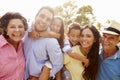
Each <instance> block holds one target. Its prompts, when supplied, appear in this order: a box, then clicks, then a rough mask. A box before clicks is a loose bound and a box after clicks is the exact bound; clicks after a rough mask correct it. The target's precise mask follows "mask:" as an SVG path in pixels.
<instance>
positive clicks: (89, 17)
mask: <svg viewBox="0 0 120 80" xmlns="http://www.w3.org/2000/svg"><path fill="white" fill-rule="evenodd" d="M76 4H77V3H76V1H68V2H65V3H64V4H63V5H61V6H57V7H55V9H54V10H55V13H56V15H59V16H62V17H63V20H64V22H65V25H68V24H70V23H71V22H74V21H76V22H78V23H80V24H81V26H85V25H86V24H93V23H94V21H95V17H94V14H93V9H92V7H91V6H90V5H87V6H82V7H79V6H77V5H76Z"/></svg>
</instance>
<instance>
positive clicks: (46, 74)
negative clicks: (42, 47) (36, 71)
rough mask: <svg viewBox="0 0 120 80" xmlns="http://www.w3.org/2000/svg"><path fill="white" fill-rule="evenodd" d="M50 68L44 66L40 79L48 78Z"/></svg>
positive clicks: (46, 79)
mask: <svg viewBox="0 0 120 80" xmlns="http://www.w3.org/2000/svg"><path fill="white" fill-rule="evenodd" d="M50 70H51V69H50V68H48V67H46V66H44V67H43V70H42V72H41V73H40V77H39V80H48V79H49V76H50Z"/></svg>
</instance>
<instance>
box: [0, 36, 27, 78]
mask: <svg viewBox="0 0 120 80" xmlns="http://www.w3.org/2000/svg"><path fill="white" fill-rule="evenodd" d="M22 46H23V45H22V41H21V42H20V43H19V46H18V50H17V51H16V50H15V48H14V47H13V46H12V45H11V44H10V43H9V42H7V41H6V39H5V38H4V37H3V35H0V80H23V77H24V71H25V58H24V54H23V47H22Z"/></svg>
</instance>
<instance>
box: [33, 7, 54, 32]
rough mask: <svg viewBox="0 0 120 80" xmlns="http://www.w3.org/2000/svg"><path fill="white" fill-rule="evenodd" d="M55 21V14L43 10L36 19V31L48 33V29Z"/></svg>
mask: <svg viewBox="0 0 120 80" xmlns="http://www.w3.org/2000/svg"><path fill="white" fill-rule="evenodd" d="M52 20H53V13H51V12H50V11H49V10H47V9H42V10H41V11H40V12H39V14H38V15H37V16H36V17H35V25H34V27H35V30H36V31H38V32H40V31H46V30H47V28H48V27H49V26H50V24H51V22H52Z"/></svg>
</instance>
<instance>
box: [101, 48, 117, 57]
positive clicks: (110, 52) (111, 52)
mask: <svg viewBox="0 0 120 80" xmlns="http://www.w3.org/2000/svg"><path fill="white" fill-rule="evenodd" d="M116 52H117V47H115V48H113V49H110V50H103V57H104V58H108V57H110V56H112V55H114V54H115V53H116Z"/></svg>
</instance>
